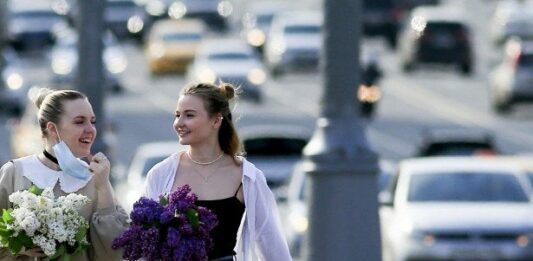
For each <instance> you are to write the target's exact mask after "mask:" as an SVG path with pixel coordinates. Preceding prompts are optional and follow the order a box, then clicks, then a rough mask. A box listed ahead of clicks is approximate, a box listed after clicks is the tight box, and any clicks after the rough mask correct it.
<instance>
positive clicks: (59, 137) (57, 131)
mask: <svg viewBox="0 0 533 261" xmlns="http://www.w3.org/2000/svg"><path fill="white" fill-rule="evenodd" d="M52 124H54V127H56V133H57V137H58V141H57V143H60V142H61V141H62V139H61V136H60V135H59V128H58V127H57V125H56V124H55V123H52Z"/></svg>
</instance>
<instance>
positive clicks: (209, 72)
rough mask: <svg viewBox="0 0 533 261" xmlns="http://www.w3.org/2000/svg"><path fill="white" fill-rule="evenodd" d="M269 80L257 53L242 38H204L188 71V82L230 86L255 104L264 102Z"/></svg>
mask: <svg viewBox="0 0 533 261" xmlns="http://www.w3.org/2000/svg"><path fill="white" fill-rule="evenodd" d="M266 79H267V74H266V69H265V68H264V66H263V63H262V62H261V60H260V59H259V57H258V55H257V53H256V52H255V50H253V49H252V47H250V46H249V45H248V44H246V43H245V42H244V41H243V40H242V39H240V38H213V39H204V41H202V43H200V47H198V52H197V53H196V57H195V58H194V61H193V63H192V64H191V65H190V66H189V68H188V70H187V81H188V82H207V83H216V82H227V83H231V84H234V85H236V86H237V87H238V88H239V89H240V90H239V91H241V94H242V97H243V98H245V99H250V100H252V101H254V102H256V103H260V102H261V101H262V98H263V90H262V89H263V87H264V84H265V82H266Z"/></svg>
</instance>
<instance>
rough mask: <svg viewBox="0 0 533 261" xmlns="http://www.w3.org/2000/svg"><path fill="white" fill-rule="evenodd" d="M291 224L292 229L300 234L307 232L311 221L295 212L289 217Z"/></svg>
mask: <svg viewBox="0 0 533 261" xmlns="http://www.w3.org/2000/svg"><path fill="white" fill-rule="evenodd" d="M289 223H290V225H291V227H292V228H293V229H294V230H295V231H296V232H298V233H303V232H305V231H307V228H308V227H309V220H308V219H307V217H306V216H304V215H302V214H298V213H294V212H293V213H291V214H290V215H289Z"/></svg>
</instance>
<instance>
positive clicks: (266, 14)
mask: <svg viewBox="0 0 533 261" xmlns="http://www.w3.org/2000/svg"><path fill="white" fill-rule="evenodd" d="M287 9H288V6H287V4H286V3H285V2H253V3H249V4H248V5H247V7H246V10H245V11H244V14H243V15H242V19H241V23H242V30H241V36H242V37H243V38H244V39H246V42H248V44H249V45H251V46H252V47H254V48H255V49H256V50H257V51H259V52H260V53H263V51H264V46H265V43H266V42H267V39H268V37H269V34H270V27H271V26H272V21H273V20H274V16H275V15H276V14H278V13H281V12H282V11H283V10H287Z"/></svg>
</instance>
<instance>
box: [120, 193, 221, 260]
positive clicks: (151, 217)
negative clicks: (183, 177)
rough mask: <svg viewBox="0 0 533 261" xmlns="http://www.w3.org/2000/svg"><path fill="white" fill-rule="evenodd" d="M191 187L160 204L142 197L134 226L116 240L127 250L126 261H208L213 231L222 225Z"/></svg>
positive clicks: (134, 208) (136, 205)
mask: <svg viewBox="0 0 533 261" xmlns="http://www.w3.org/2000/svg"><path fill="white" fill-rule="evenodd" d="M190 192H191V188H190V187H189V186H188V185H185V186H183V187H180V188H178V189H177V190H176V191H175V192H174V193H172V194H170V196H168V195H166V196H162V197H161V198H160V200H159V202H157V201H155V200H152V199H149V198H145V197H141V198H140V199H139V200H138V201H137V202H135V204H134V205H133V210H132V212H131V214H130V218H131V224H130V227H129V228H128V229H127V230H126V231H125V232H124V233H123V234H122V235H120V236H119V237H117V238H115V240H113V246H112V247H113V249H119V248H124V253H123V255H122V258H124V259H126V260H138V259H141V258H144V259H145V260H148V261H150V260H163V261H167V260H169V261H180V260H181V261H185V260H207V252H208V251H209V250H210V249H211V248H212V241H211V238H210V237H209V232H210V231H211V230H212V229H213V228H214V227H215V226H216V225H217V224H218V221H217V217H216V216H215V214H213V213H212V212H211V211H210V210H209V209H207V208H204V207H200V206H197V205H196V204H195V203H196V200H197V199H198V198H197V196H196V195H195V194H194V193H190Z"/></svg>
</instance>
